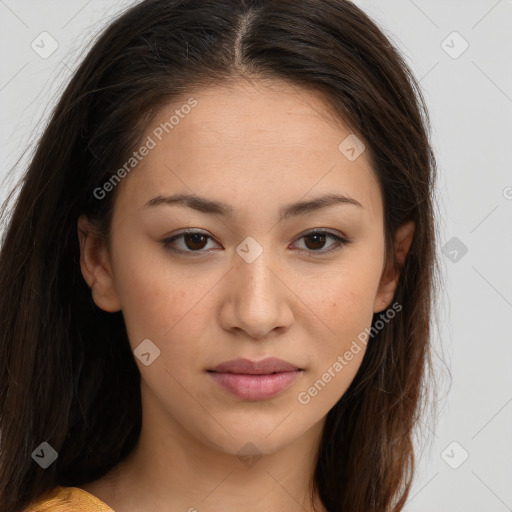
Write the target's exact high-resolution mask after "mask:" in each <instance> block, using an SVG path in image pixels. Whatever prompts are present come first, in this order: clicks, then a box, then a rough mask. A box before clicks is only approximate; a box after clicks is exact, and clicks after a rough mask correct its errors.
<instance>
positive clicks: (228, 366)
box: [208, 357, 304, 401]
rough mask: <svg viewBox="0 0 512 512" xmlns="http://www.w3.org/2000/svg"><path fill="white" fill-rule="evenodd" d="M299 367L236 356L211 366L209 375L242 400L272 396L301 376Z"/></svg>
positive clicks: (280, 361)
mask: <svg viewBox="0 0 512 512" xmlns="http://www.w3.org/2000/svg"><path fill="white" fill-rule="evenodd" d="M303 371H304V370H303V369H302V368H299V367H298V366H296V365H294V364H291V363H288V362H286V361H283V360H282V359H277V358H275V357H268V358H266V359H262V360H261V361H251V360H249V359H233V360H231V361H226V362H224V363H221V364H219V365H217V366H215V367H214V368H211V369H208V375H210V377H211V378H212V379H213V380H214V381H215V382H216V383H217V384H219V386H220V387H221V388H222V389H224V390H225V391H227V392H228V393H230V394H232V395H234V396H236V397H238V398H241V399H243V400H250V401H254V400H265V399H269V398H273V397H274V396H277V395H278V394H280V393H282V392H283V391H284V390H285V389H287V388H288V387H290V386H291V385H292V384H293V382H294V381H295V380H296V379H297V378H298V377H300V376H301V375H302V373H303Z"/></svg>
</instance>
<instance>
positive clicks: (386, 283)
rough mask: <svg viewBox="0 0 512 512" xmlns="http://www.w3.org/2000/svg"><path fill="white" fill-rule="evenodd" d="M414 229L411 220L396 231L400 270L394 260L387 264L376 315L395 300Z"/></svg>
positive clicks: (396, 247) (379, 291)
mask: <svg viewBox="0 0 512 512" xmlns="http://www.w3.org/2000/svg"><path fill="white" fill-rule="evenodd" d="M414 229H415V224H414V222H413V221H412V220H411V221H409V222H406V223H405V224H402V225H401V226H400V227H399V228H397V230H396V231H395V235H394V237H393V242H394V250H395V254H396V259H397V262H398V267H399V268H396V267H395V266H394V262H393V259H392V258H390V261H388V262H387V265H386V268H385V269H384V271H383V273H382V276H381V280H380V283H379V288H378V290H377V295H376V297H375V303H374V306H373V311H374V313H379V312H381V311H383V310H385V309H386V308H387V307H388V306H389V305H390V304H391V301H392V300H393V297H394V295H395V290H396V286H397V284H398V279H399V277H400V271H401V268H402V265H403V263H404V261H405V257H406V256H407V253H408V252H409V249H410V247H411V243H412V240H413V238H414Z"/></svg>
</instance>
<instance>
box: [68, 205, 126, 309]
mask: <svg viewBox="0 0 512 512" xmlns="http://www.w3.org/2000/svg"><path fill="white" fill-rule="evenodd" d="M77 228H78V240H79V244H80V269H81V271H82V276H83V278H84V279H85V282H86V283H87V284H88V286H89V288H91V295H92V299H93V300H94V303H95V304H96V305H97V306H98V307H99V308H100V309H103V310H104V311H107V312H110V313H114V312H116V311H119V310H120V309H121V304H120V301H119V297H118V294H117V290H116V287H115V282H114V276H113V273H112V267H111V264H110V255H109V253H108V248H107V245H106V242H105V239H104V238H103V237H101V236H100V235H98V234H97V233H96V232H95V230H94V228H93V226H92V224H91V222H90V221H89V219H87V217H86V216H85V215H81V216H80V218H79V219H78V224H77Z"/></svg>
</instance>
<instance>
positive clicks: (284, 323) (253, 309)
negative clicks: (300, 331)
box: [220, 251, 294, 339]
mask: <svg viewBox="0 0 512 512" xmlns="http://www.w3.org/2000/svg"><path fill="white" fill-rule="evenodd" d="M268 256H269V255H267V252H266V251H263V253H262V254H261V255H260V256H259V257H258V258H257V259H256V260H255V261H253V262H251V263H247V262H246V261H244V260H243V259H242V258H240V257H239V256H238V255H236V254H235V255H234V261H233V264H234V268H233V270H232V271H231V272H229V278H228V279H227V280H226V281H225V282H224V290H225V294H224V296H223V299H224V300H223V302H222V310H221V314H220V319H221V320H220V321H221V324H222V327H223V328H224V329H226V330H228V331H231V332H236V331H243V332H245V333H246V334H247V335H248V336H249V337H250V338H253V339H262V338H265V337H268V336H270V335H271V334H272V333H273V334H278V333H280V332H284V331H286V330H287V329H288V328H289V327H290V326H291V324H292V323H293V320H294V317H293V311H292V304H291V302H290V301H291V300H292V299H293V293H292V292H291V291H290V289H289V288H288V287H287V285H286V284H285V282H283V281H284V279H283V276H282V275H280V274H282V271H280V270H279V267H278V266H277V265H276V264H275V262H273V261H271V259H270V257H268Z"/></svg>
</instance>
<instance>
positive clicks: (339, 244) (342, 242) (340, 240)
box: [161, 230, 351, 257]
mask: <svg viewBox="0 0 512 512" xmlns="http://www.w3.org/2000/svg"><path fill="white" fill-rule="evenodd" d="M194 234H198V235H204V236H206V237H207V238H208V239H211V240H213V237H211V236H210V235H208V234H207V233H203V232H202V231H195V230H187V231H182V232H181V233H178V234H177V235H174V236H172V237H170V238H166V239H165V240H162V241H161V244H162V245H163V246H164V247H165V249H167V250H169V251H172V252H175V253H178V254H191V255H193V256H194V257H197V256H203V255H204V254H205V253H207V252H208V251H205V250H197V251H192V250H182V249H176V248H174V247H172V246H171V244H172V243H173V242H174V241H175V240H178V239H179V238H183V237H184V236H186V235H194ZM318 234H321V235H327V236H328V237H330V238H332V239H333V240H334V241H335V242H336V243H335V244H333V247H332V248H330V249H327V250H321V249H318V250H314V249H310V250H308V249H300V251H301V252H306V253H310V254H312V255H317V254H320V255H325V254H330V253H332V252H335V251H338V250H340V249H343V248H344V247H345V246H346V245H348V244H350V243H351V239H349V238H346V237H342V236H339V235H336V234H334V233H331V232H330V231H322V230H313V231H308V232H307V233H304V234H303V235H302V236H300V237H299V238H298V239H297V240H301V239H302V238H306V237H308V236H311V235H318Z"/></svg>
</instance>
